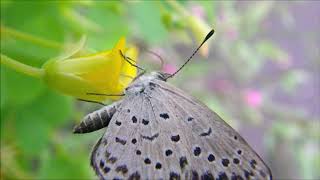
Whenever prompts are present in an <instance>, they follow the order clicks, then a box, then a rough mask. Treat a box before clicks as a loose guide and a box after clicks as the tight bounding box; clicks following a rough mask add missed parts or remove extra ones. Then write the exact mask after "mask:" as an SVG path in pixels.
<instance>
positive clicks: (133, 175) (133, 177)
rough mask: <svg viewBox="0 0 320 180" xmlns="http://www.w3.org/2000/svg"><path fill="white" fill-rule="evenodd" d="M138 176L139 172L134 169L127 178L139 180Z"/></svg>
mask: <svg viewBox="0 0 320 180" xmlns="http://www.w3.org/2000/svg"><path fill="white" fill-rule="evenodd" d="M140 177H141V176H140V174H139V172H138V171H136V172H134V173H132V174H131V175H130V176H129V178H128V180H140Z"/></svg>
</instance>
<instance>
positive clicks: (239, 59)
mask: <svg viewBox="0 0 320 180" xmlns="http://www.w3.org/2000/svg"><path fill="white" fill-rule="evenodd" d="M306 7H307V8H306ZM314 7H315V6H313V5H312V3H311V2H309V3H304V5H303V6H302V4H301V3H291V2H290V3H289V2H287V3H283V2H273V1H257V2H250V3H249V2H243V1H240V2H236V1H164V2H162V1H157V2H154V1H144V2H131V1H121V2H117V1H112V2H106V1H105V2H100V1H83V2H82V1H81V2H80V1H79V2H75V1H74V2H64V3H61V4H57V3H53V2H51V1H48V2H44V3H43V2H41V3H40V2H16V1H1V25H2V26H1V27H6V29H3V28H2V29H1V52H2V53H3V54H6V55H7V56H8V57H11V58H12V59H17V60H19V61H21V63H23V64H26V65H29V66H32V67H35V68H38V69H40V68H41V67H42V65H43V64H45V62H46V61H47V60H48V59H51V58H52V57H56V56H57V55H58V54H59V53H60V52H61V51H62V50H64V49H69V48H68V47H69V46H67V47H66V44H67V45H68V44H72V43H65V42H74V40H75V39H80V37H81V35H82V34H86V35H87V37H88V41H87V43H86V48H85V50H86V51H81V50H80V52H78V53H76V54H75V55H74V56H73V57H71V58H65V59H68V60H71V59H76V58H75V57H76V56H77V57H84V56H86V55H93V54H95V53H94V50H96V52H102V51H103V50H104V49H111V48H112V47H113V46H114V43H115V42H116V41H118V40H119V38H120V37H121V36H123V35H124V36H126V37H128V38H129V39H130V41H132V40H136V39H138V40H140V41H141V42H142V44H146V45H147V46H146V47H147V48H150V49H152V50H154V49H156V50H157V52H161V53H160V54H161V56H162V57H163V59H165V60H166V63H165V65H164V67H163V70H165V71H166V72H174V71H175V69H176V68H177V67H179V65H180V64H181V62H182V61H184V60H185V58H186V57H188V56H189V55H190V52H191V49H192V48H193V47H195V46H196V41H198V40H197V39H198V38H199V39H202V38H203V36H205V34H206V33H207V31H208V30H205V29H207V28H208V27H209V28H208V29H211V28H214V29H215V31H216V33H215V37H214V39H213V40H212V41H211V44H210V46H208V49H210V50H209V51H207V53H206V52H202V54H201V55H207V56H208V58H206V59H208V60H206V61H199V59H202V58H204V57H206V56H195V57H194V59H193V61H192V63H190V64H189V65H188V66H186V67H185V68H184V69H183V71H181V73H180V75H179V76H177V77H176V78H173V79H172V83H175V85H177V86H178V87H180V88H183V89H185V90H187V91H188V92H189V93H192V94H193V95H195V96H196V97H198V98H200V99H201V100H203V102H205V103H206V104H207V105H208V106H209V107H210V108H212V109H213V110H214V111H216V112H217V113H218V114H219V115H220V116H222V117H223V119H225V120H226V121H227V122H228V123H230V124H231V125H232V126H233V127H234V128H237V129H238V130H240V133H241V134H243V135H244V136H245V138H246V139H247V140H248V141H249V143H250V144H251V145H252V146H253V147H254V148H255V149H256V150H257V151H258V153H259V154H260V155H262V156H263V158H264V159H265V160H266V161H267V163H268V164H269V165H270V166H271V169H272V170H273V175H274V177H275V178H276V179H278V178H279V179H281V178H283V179H284V178H285V179H290V178H291V179H292V178H294V177H295V178H296V177H299V178H303V179H306V178H309V179H319V177H320V175H319V171H318V169H319V161H318V159H319V152H320V151H319V145H318V142H319V131H317V127H319V121H318V120H319V114H318V110H317V107H319V103H317V98H318V97H317V96H319V94H317V92H319V87H318V86H316V85H315V82H317V77H319V75H317V74H314V72H318V71H319V70H318V68H317V67H318V65H319V63H318V61H317V60H318V59H319V57H318V56H319V55H318V54H317V53H318V51H317V48H316V47H319V43H318V42H316V40H317V39H318V38H317V37H316V36H317V35H318V33H316V32H317V31H316V30H314V29H312V27H314V26H312V25H311V26H309V24H308V25H307V26H306V25H305V23H307V22H309V23H310V22H311V20H310V19H312V18H310V16H308V15H307V14H312V12H313V11H311V10H310V13H299V17H301V18H302V19H303V20H304V21H305V22H304V23H301V22H299V21H301V20H300V19H299V18H296V16H295V13H293V11H294V12H296V11H299V10H300V9H305V10H304V11H306V9H307V10H308V11H309V9H314ZM30 9H32V11H30ZM319 12H320V11H319ZM313 13H314V12H313ZM150 14H152V16H150ZM298 23H299V24H298ZM212 25H214V26H212ZM8 27H10V28H8ZM306 27H308V28H309V29H307V30H306V29H304V28H306ZM301 28H302V29H301ZM202 31H203V32H204V33H203V34H202ZM302 32H307V33H302ZM30 34H32V35H33V36H28V35H30ZM306 34H307V35H306ZM193 39H194V40H195V43H194V44H193V43H191V42H193V41H191V40H193ZM291 46H294V47H295V48H294V50H293V49H292V48H291V49H290V47H291ZM71 47H72V46H71ZM71 49H72V48H71ZM203 50H205V48H202V51H203ZM208 52H209V53H208ZM126 53H129V52H126ZM141 54H142V55H145V54H144V53H141ZM301 54H306V56H302V55H301ZM127 56H130V57H131V55H128V54H127ZM132 56H134V55H132ZM149 58H150V56H149V55H148V56H146V57H143V58H139V59H143V61H140V62H139V63H142V66H145V65H149V64H148V60H149ZM310 58H311V59H313V61H309V59H310ZM61 62H63V61H61ZM79 62H80V61H79ZM64 63H67V60H65V61H64ZM70 63H71V62H70ZM151 68H154V67H153V66H151ZM106 79H107V77H106ZM127 80H130V79H127ZM318 99H319V98H318ZM301 102H306V103H304V104H300V103H301ZM315 102H316V103H315ZM0 105H1V106H0V107H1V142H2V143H1V145H2V146H1V147H10V148H9V151H11V150H12V149H13V150H14V152H17V153H12V154H11V155H10V158H9V160H6V161H5V162H4V161H1V163H2V164H1V167H6V170H10V172H9V171H6V170H5V171H2V172H1V176H2V177H8V178H11V179H14V178H15V179H21V178H20V177H31V178H41V179H48V178H57V177H59V178H64V179H66V178H69V179H70V178H77V177H79V178H87V179H90V178H91V179H92V178H94V175H93V173H92V170H91V169H90V167H89V163H88V161H89V160H88V154H89V152H90V147H91V145H92V144H93V143H94V142H95V141H96V139H98V138H99V136H100V134H99V132H98V134H97V133H92V134H88V135H86V136H81V138H80V137H79V136H74V135H71V133H70V129H72V128H71V127H70V126H72V125H73V123H74V122H76V121H79V120H80V119H81V117H82V116H83V115H84V113H87V112H88V109H94V108H95V107H92V106H89V105H87V104H86V103H76V106H74V105H75V103H74V102H73V101H72V100H71V99H70V98H67V97H64V96H61V95H58V94H56V93H54V92H52V91H50V89H48V88H47V87H46V85H45V84H44V83H41V82H40V81H38V80H36V79H34V78H30V77H29V76H25V75H21V74H19V73H16V72H14V71H11V70H10V69H9V68H6V67H5V66H1V104H0ZM74 107H76V108H74ZM312 108H313V109H312ZM310 109H311V110H310ZM261 141H263V142H261ZM7 150H8V149H7ZM7 150H6V149H4V150H3V149H1V152H2V151H6V152H7ZM74 152H77V153H74ZM2 160H3V159H2ZM288 162H290V163H288ZM3 163H4V164H3ZM289 165H290V166H289ZM74 167H76V168H74ZM13 169H17V170H18V171H11V170H13Z"/></svg>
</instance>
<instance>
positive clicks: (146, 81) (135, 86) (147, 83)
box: [125, 71, 171, 95]
mask: <svg viewBox="0 0 320 180" xmlns="http://www.w3.org/2000/svg"><path fill="white" fill-rule="evenodd" d="M170 75H171V74H168V73H164V72H156V71H153V72H151V73H150V74H144V73H143V74H141V75H139V76H138V77H137V78H136V79H134V81H133V82H132V83H131V84H130V85H129V86H128V87H127V88H126V89H125V94H126V95H130V94H138V93H142V92H144V91H145V90H146V89H148V90H149V89H150V90H152V88H153V86H154V84H153V83H152V81H154V80H160V81H166V80H167V79H168V77H170Z"/></svg>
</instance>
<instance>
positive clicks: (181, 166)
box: [179, 156, 188, 169]
mask: <svg viewBox="0 0 320 180" xmlns="http://www.w3.org/2000/svg"><path fill="white" fill-rule="evenodd" d="M179 164H180V168H181V169H184V167H185V166H186V165H187V164H188V160H187V158H186V157H185V156H182V157H180V160H179Z"/></svg>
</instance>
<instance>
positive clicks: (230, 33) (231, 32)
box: [226, 26, 238, 41]
mask: <svg viewBox="0 0 320 180" xmlns="http://www.w3.org/2000/svg"><path fill="white" fill-rule="evenodd" d="M226 35H227V38H228V39H230V40H232V41H234V40H236V39H237V38H238V31H237V30H236V28H235V27H232V26H230V27H229V28H228V29H227V31H226Z"/></svg>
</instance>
